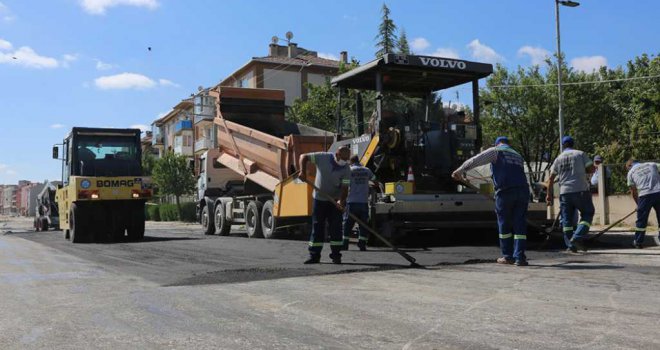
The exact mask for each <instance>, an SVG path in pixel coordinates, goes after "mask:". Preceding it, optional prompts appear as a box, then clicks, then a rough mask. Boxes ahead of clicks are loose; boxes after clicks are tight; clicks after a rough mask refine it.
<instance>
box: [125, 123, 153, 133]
mask: <svg viewBox="0 0 660 350" xmlns="http://www.w3.org/2000/svg"><path fill="white" fill-rule="evenodd" d="M129 128H131V129H140V131H142V132H145V131H149V130H151V126H149V125H144V124H133V125H131V126H129Z"/></svg>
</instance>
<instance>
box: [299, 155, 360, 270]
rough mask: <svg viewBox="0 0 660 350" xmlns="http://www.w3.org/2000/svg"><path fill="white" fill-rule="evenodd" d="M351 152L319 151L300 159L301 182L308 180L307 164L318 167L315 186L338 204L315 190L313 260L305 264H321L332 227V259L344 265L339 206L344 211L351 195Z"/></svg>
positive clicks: (311, 252)
mask: <svg viewBox="0 0 660 350" xmlns="http://www.w3.org/2000/svg"><path fill="white" fill-rule="evenodd" d="M350 156H351V150H350V149H349V148H348V147H346V146H343V147H340V148H339V149H337V152H335V153H334V154H333V153H330V152H316V153H307V154H303V155H301V156H300V179H301V180H303V181H306V180H307V178H306V176H307V164H308V163H310V162H311V163H312V164H314V165H315V166H316V179H315V180H314V185H315V186H316V187H317V188H319V189H320V190H321V192H323V193H324V194H326V195H327V196H330V197H332V198H333V200H334V201H336V202H337V203H333V202H331V201H330V200H329V199H328V198H326V197H325V196H324V195H322V194H321V193H318V192H317V191H316V189H315V190H314V193H313V197H314V203H313V207H312V232H311V234H310V238H309V259H307V260H306V261H305V264H318V263H319V262H320V260H321V250H323V242H324V241H325V234H324V233H325V227H326V223H327V225H328V234H329V235H330V249H331V250H332V253H331V254H330V259H332V262H333V263H335V264H341V253H340V251H341V248H342V246H343V243H344V242H343V240H342V230H341V217H342V211H341V210H340V209H339V208H337V204H338V205H339V206H340V207H341V208H344V207H345V206H346V197H347V196H348V185H349V184H350V176H351V169H350V168H349V166H348V158H349V157H350Z"/></svg>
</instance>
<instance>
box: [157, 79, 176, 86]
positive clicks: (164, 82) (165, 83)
mask: <svg viewBox="0 0 660 350" xmlns="http://www.w3.org/2000/svg"><path fill="white" fill-rule="evenodd" d="M158 83H159V84H160V85H161V86H171V87H179V84H177V83H175V82H173V81H171V80H167V79H158Z"/></svg>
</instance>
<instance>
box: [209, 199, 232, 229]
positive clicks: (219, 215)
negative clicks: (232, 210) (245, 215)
mask: <svg viewBox="0 0 660 350" xmlns="http://www.w3.org/2000/svg"><path fill="white" fill-rule="evenodd" d="M213 222H214V223H215V224H214V226H215V231H216V232H218V234H219V235H220V236H228V235H229V232H231V222H229V220H227V216H225V205H224V203H222V202H218V203H217V204H216V205H215V213H214V215H213Z"/></svg>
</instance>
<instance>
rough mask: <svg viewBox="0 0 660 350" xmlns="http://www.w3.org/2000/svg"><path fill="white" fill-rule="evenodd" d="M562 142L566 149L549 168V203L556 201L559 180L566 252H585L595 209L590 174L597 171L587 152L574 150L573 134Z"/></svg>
mask: <svg viewBox="0 0 660 350" xmlns="http://www.w3.org/2000/svg"><path fill="white" fill-rule="evenodd" d="M561 142H562V145H563V146H564V151H563V152H562V153H561V154H560V155H559V156H558V157H557V159H555V161H554V163H552V166H551V167H550V178H549V179H548V194H547V195H546V202H547V204H548V205H552V203H553V201H554V195H553V186H554V183H555V179H556V180H557V182H558V183H559V205H560V211H561V224H562V227H563V229H562V231H563V232H564V241H565V242H566V246H567V251H570V252H573V253H576V252H577V251H578V249H580V250H582V251H586V246H585V245H584V241H585V239H586V238H587V234H588V233H589V229H590V228H591V221H592V220H593V218H594V213H595V211H596V210H595V209H594V203H593V201H592V200H591V192H589V182H588V181H587V174H590V173H592V172H593V171H594V165H593V162H592V161H591V158H589V156H587V154H586V153H584V152H582V151H579V150H576V149H573V147H574V146H575V141H574V140H573V138H572V137H570V136H564V137H563V138H562V139H561ZM576 209H577V210H578V211H579V214H580V221H579V222H578V224H577V228H576V227H575V226H574V222H573V219H574V216H575V210H576Z"/></svg>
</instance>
